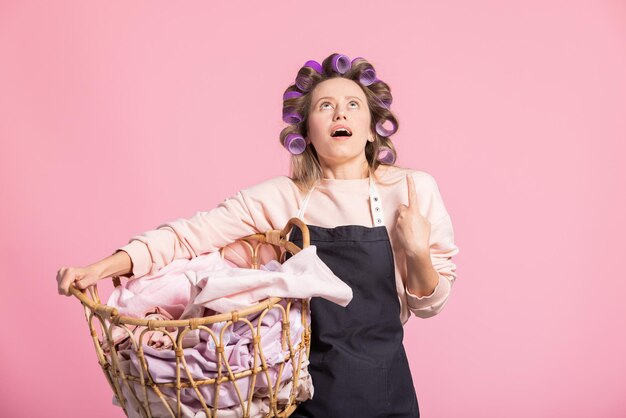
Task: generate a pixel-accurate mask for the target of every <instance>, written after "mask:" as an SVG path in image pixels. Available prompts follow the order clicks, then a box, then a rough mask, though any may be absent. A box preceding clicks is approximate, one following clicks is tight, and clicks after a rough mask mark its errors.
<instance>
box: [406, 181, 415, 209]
mask: <svg viewBox="0 0 626 418" xmlns="http://www.w3.org/2000/svg"><path fill="white" fill-rule="evenodd" d="M406 184H407V186H408V188H409V207H415V208H416V207H417V194H416V193H415V182H414V181H413V176H411V175H410V174H407V175H406Z"/></svg>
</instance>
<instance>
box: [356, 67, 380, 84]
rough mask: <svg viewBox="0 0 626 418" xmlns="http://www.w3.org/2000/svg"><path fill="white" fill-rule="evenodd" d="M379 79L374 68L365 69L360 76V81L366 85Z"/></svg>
mask: <svg viewBox="0 0 626 418" xmlns="http://www.w3.org/2000/svg"><path fill="white" fill-rule="evenodd" d="M377 80H378V79H377V78H376V71H375V70H374V69H373V68H367V69H365V70H364V71H363V72H362V73H361V75H360V76H359V82H360V83H361V84H363V85H364V86H369V85H370V84H373V83H374V82H376V81H377Z"/></svg>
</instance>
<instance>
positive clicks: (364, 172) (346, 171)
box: [320, 160, 370, 180]
mask: <svg viewBox="0 0 626 418" xmlns="http://www.w3.org/2000/svg"><path fill="white" fill-rule="evenodd" d="M320 165H321V166H322V176H323V177H324V178H325V179H334V180H353V179H364V178H368V177H369V175H370V172H369V164H367V160H364V161H363V162H359V163H356V164H355V163H352V164H349V163H348V164H341V165H333V164H324V163H321V164H320Z"/></svg>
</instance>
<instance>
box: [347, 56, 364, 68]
mask: <svg viewBox="0 0 626 418" xmlns="http://www.w3.org/2000/svg"><path fill="white" fill-rule="evenodd" d="M362 59H365V58H363V57H356V58H355V59H353V60H352V62H351V63H350V66H353V65H354V63H355V62H356V60H362Z"/></svg>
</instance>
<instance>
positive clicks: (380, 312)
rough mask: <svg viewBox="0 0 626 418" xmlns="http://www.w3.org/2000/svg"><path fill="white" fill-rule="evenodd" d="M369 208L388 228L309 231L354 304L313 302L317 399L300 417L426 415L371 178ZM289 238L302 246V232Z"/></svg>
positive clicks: (312, 228)
mask: <svg viewBox="0 0 626 418" xmlns="http://www.w3.org/2000/svg"><path fill="white" fill-rule="evenodd" d="M311 192H312V190H311V191H310V192H309V194H308V195H307V198H306V199H305V201H304V203H303V206H302V208H301V209H300V213H301V214H302V213H303V212H304V208H305V207H306V204H307V202H308V197H309V196H310V194H311ZM370 206H371V210H372V216H373V219H374V223H375V224H376V223H378V224H382V225H380V226H373V227H371V228H370V227H366V226H362V225H341V226H337V227H335V228H323V227H320V226H315V225H308V224H307V226H308V228H309V233H310V243H311V245H315V246H316V247H317V254H318V256H319V257H320V259H321V260H322V261H324V263H326V264H327V265H328V267H329V268H330V269H331V270H332V272H333V273H334V274H335V275H336V276H337V277H339V278H340V279H342V280H343V281H344V282H345V283H346V284H347V285H348V286H350V287H351V288H352V293H353V299H352V301H351V302H350V303H349V304H348V306H346V307H345V308H344V307H341V306H339V305H337V304H335V303H333V302H330V301H327V300H326V299H323V298H318V297H313V298H311V330H312V335H311V352H310V358H309V361H310V364H309V372H310V374H311V378H312V381H313V387H314V394H313V398H312V399H310V400H307V401H305V402H303V403H301V404H300V405H299V406H298V408H297V409H296V410H295V411H294V413H293V414H292V415H291V417H293V418H302V417H315V418H350V417H355V418H356V417H358V418H375V417H380V418H383V417H384V418H388V417H398V418H399V417H402V418H416V417H419V416H420V413H419V405H418V402H417V397H416V394H415V389H414V387H413V379H412V377H411V371H410V369H409V363H408V360H407V357H406V353H405V351H404V346H403V345H402V339H403V336H404V330H403V327H402V322H401V321H400V302H399V300H398V293H397V291H396V282H395V268H394V259H393V251H392V248H391V243H390V241H389V234H388V233H387V228H386V227H385V226H384V222H383V221H382V220H383V219H384V218H383V217H382V206H381V204H380V198H379V197H378V194H377V192H376V188H375V186H374V184H373V181H372V180H371V177H370ZM298 217H301V215H299V216H298ZM289 239H290V240H291V241H292V242H294V243H295V244H296V245H298V246H299V247H302V233H301V231H300V229H299V228H297V227H295V228H294V229H293V230H292V232H291V233H290V237H289Z"/></svg>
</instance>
